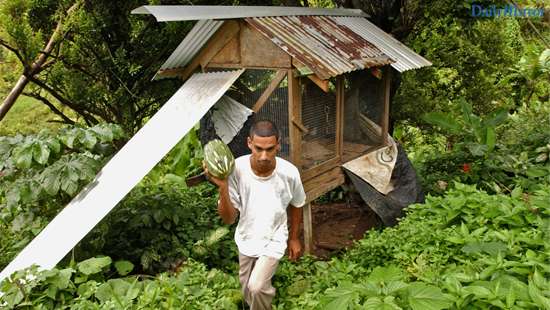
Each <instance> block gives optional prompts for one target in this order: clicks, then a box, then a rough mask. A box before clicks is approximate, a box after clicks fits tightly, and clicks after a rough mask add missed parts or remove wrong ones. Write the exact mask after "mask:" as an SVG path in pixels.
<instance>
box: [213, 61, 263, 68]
mask: <svg viewBox="0 0 550 310" xmlns="http://www.w3.org/2000/svg"><path fill="white" fill-rule="evenodd" d="M206 67H207V68H227V69H241V68H242V69H252V68H245V67H243V66H242V65H241V64H240V63H236V64H231V63H216V62H212V61H211V62H209V63H208V65H206ZM262 69H264V68H262ZM265 69H269V68H265Z"/></svg>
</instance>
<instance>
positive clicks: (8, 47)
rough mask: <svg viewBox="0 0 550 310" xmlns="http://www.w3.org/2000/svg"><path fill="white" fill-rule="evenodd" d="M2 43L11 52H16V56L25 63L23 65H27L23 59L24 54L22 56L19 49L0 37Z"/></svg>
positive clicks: (0, 43)
mask: <svg viewBox="0 0 550 310" xmlns="http://www.w3.org/2000/svg"><path fill="white" fill-rule="evenodd" d="M0 45H2V46H3V47H5V48H6V49H8V50H9V51H10V52H12V53H14V54H15V56H16V57H17V59H19V61H20V62H21V64H23V66H25V60H24V59H23V56H21V54H20V53H19V51H18V50H17V49H16V48H14V47H12V46H11V45H9V44H8V43H7V42H6V41H4V40H2V39H0Z"/></svg>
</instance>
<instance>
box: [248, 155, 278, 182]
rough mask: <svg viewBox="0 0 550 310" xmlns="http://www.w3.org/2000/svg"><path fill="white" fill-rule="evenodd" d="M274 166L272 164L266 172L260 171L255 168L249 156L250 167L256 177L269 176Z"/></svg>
mask: <svg viewBox="0 0 550 310" xmlns="http://www.w3.org/2000/svg"><path fill="white" fill-rule="evenodd" d="M275 167H276V166H273V167H272V168H271V169H269V170H268V171H266V172H260V171H258V170H257V169H256V166H255V165H254V164H253V161H252V158H250V168H252V173H254V174H255V175H256V176H258V177H261V178H265V177H268V176H270V175H271V174H272V173H273V171H274V170H275Z"/></svg>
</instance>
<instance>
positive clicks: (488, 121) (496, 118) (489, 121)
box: [483, 108, 508, 129]
mask: <svg viewBox="0 0 550 310" xmlns="http://www.w3.org/2000/svg"><path fill="white" fill-rule="evenodd" d="M507 118H508V110H507V109H504V108H501V109H497V110H495V111H493V112H492V113H491V114H489V115H488V116H487V117H485V120H484V121H483V124H484V125H485V126H488V127H492V128H493V129H494V128H495V127H497V126H498V125H500V124H502V123H503V122H504V121H506V119H507Z"/></svg>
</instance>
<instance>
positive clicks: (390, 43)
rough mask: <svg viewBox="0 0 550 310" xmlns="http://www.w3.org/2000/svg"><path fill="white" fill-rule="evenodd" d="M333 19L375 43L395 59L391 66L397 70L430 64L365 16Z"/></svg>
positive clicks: (401, 70)
mask: <svg viewBox="0 0 550 310" xmlns="http://www.w3.org/2000/svg"><path fill="white" fill-rule="evenodd" d="M333 19H334V20H336V21H337V22H338V23H339V24H341V25H345V26H347V27H348V28H349V29H351V30H352V31H353V32H355V33H357V34H359V35H360V36H361V37H363V38H364V39H365V40H367V41H369V42H371V43H372V44H374V45H376V47H378V48H379V49H380V50H381V51H382V52H384V54H386V55H388V56H389V57H391V58H392V59H394V60H396V62H394V63H393V64H392V67H394V68H395V69H396V70H397V71H399V72H403V71H406V70H410V69H418V68H422V67H426V66H431V65H432V63H431V62H429V61H428V60H426V59H425V58H424V57H422V56H420V55H418V54H417V53H415V52H414V51H413V50H411V49H410V48H408V47H407V46H405V45H404V44H403V43H401V42H399V41H398V40H397V39H395V38H393V37H392V36H390V35H389V34H387V33H386V32H384V31H383V30H382V29H380V28H378V27H377V26H376V25H374V24H373V23H371V22H369V21H368V20H367V19H365V18H358V17H333Z"/></svg>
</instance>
